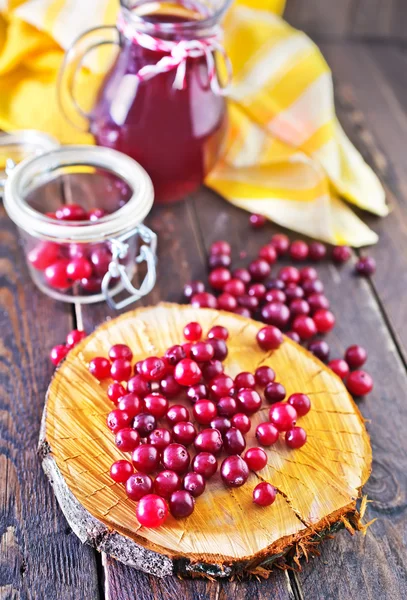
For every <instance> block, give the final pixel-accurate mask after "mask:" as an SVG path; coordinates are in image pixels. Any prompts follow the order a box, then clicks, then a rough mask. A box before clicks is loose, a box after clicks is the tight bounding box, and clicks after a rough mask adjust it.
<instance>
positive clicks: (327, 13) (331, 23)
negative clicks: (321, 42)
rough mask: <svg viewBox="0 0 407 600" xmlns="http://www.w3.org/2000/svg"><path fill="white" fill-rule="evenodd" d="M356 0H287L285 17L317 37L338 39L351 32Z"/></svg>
mask: <svg viewBox="0 0 407 600" xmlns="http://www.w3.org/2000/svg"><path fill="white" fill-rule="evenodd" d="M355 4H356V0H341V2H338V1H337V0H325V1H324V3H323V4H322V3H321V2H319V1H318V0H309V1H308V2H303V1H302V0H287V4H286V9H285V12H284V18H285V19H287V21H288V22H289V23H290V25H293V26H294V27H296V28H297V29H303V30H304V31H305V32H306V33H307V34H308V35H310V36H311V37H314V38H315V39H317V40H318V39H321V38H322V39H338V38H342V37H346V36H347V35H348V34H349V29H350V25H349V22H350V19H351V14H352V10H353V8H354V5H355Z"/></svg>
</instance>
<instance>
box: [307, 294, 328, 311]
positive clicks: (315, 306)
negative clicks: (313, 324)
mask: <svg viewBox="0 0 407 600" xmlns="http://www.w3.org/2000/svg"><path fill="white" fill-rule="evenodd" d="M307 302H308V304H309V307H310V309H311V312H312V313H315V312H316V311H317V310H320V309H327V308H329V300H328V298H327V297H326V296H324V295H323V294H311V295H310V296H308V298H307Z"/></svg>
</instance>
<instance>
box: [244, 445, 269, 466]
mask: <svg viewBox="0 0 407 600" xmlns="http://www.w3.org/2000/svg"><path fill="white" fill-rule="evenodd" d="M244 459H245V461H246V462H247V466H248V467H249V469H250V470H251V471H261V469H264V467H265V466H266V464H267V454H266V453H265V452H264V450H263V448H249V449H248V450H247V451H246V453H245V455H244Z"/></svg>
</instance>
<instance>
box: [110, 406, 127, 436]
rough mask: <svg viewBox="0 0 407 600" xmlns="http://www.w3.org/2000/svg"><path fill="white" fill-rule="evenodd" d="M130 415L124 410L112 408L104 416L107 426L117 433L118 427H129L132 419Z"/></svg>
mask: <svg viewBox="0 0 407 600" xmlns="http://www.w3.org/2000/svg"><path fill="white" fill-rule="evenodd" d="M132 418H133V417H132V416H131V415H130V414H129V413H128V412H125V411H124V410H119V409H115V410H112V411H111V412H110V413H109V414H108V415H107V418H106V423H107V426H108V427H109V429H110V431H112V432H113V433H117V432H118V431H120V429H124V428H125V427H129V426H130V424H131V421H132Z"/></svg>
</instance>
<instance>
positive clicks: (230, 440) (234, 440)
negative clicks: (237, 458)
mask: <svg viewBox="0 0 407 600" xmlns="http://www.w3.org/2000/svg"><path fill="white" fill-rule="evenodd" d="M223 448H224V450H225V452H226V454H241V453H242V452H243V450H244V449H245V448H246V441H245V439H244V436H243V434H242V432H241V431H240V430H239V429H236V427H231V428H230V429H228V431H227V432H226V433H225V435H224V436H223Z"/></svg>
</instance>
